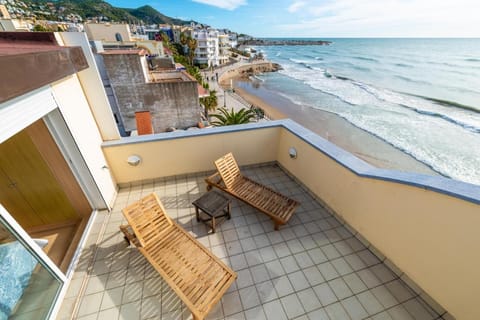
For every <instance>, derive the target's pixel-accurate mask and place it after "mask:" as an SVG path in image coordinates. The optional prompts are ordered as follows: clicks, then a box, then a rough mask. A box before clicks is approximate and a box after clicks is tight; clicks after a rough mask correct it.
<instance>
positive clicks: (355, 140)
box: [219, 64, 439, 175]
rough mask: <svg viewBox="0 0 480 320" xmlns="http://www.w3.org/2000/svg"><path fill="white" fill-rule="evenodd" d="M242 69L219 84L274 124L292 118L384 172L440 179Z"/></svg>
mask: <svg viewBox="0 0 480 320" xmlns="http://www.w3.org/2000/svg"><path fill="white" fill-rule="evenodd" d="M246 68H248V64H247V65H245V64H243V65H242V66H241V69H239V70H238V69H231V70H230V71H229V72H227V73H225V74H223V75H222V77H221V81H219V84H220V85H221V86H223V87H224V88H231V86H233V89H234V90H235V93H236V94H238V95H239V96H240V97H242V99H244V100H245V101H247V102H248V103H249V104H250V105H253V106H257V107H260V108H262V109H263V110H264V112H265V114H266V116H267V117H268V118H269V119H271V120H278V119H285V118H290V119H292V120H293V121H295V122H297V123H299V124H300V125H302V126H304V127H305V128H307V129H309V130H311V131H313V132H315V133H316V134H318V135H319V136H321V137H323V138H324V139H326V140H328V141H330V142H332V143H334V144H335V145H337V146H338V147H340V148H342V149H344V150H346V151H348V152H350V153H351V154H353V155H354V156H356V157H357V158H360V159H362V160H364V161H366V162H367V163H369V164H371V165H373V166H375V167H378V168H383V169H393V170H399V171H404V172H414V173H420V174H427V175H439V173H438V172H436V171H434V170H433V169H432V168H430V167H429V166H428V165H426V164H424V163H422V162H420V161H418V160H417V159H415V158H413V157H412V156H410V155H408V154H407V153H405V152H403V151H401V150H399V149H397V148H395V147H394V146H392V145H390V144H388V143H387V142H385V141H384V140H382V139H380V138H378V137H376V136H374V135H372V134H370V133H368V132H366V131H364V130H363V129H360V128H358V127H356V126H354V125H353V124H351V123H350V122H348V121H347V120H345V119H343V118H341V117H339V116H338V115H336V114H333V113H329V112H326V111H322V110H318V109H314V108H311V107H307V106H301V105H297V104H294V103H293V102H291V101H290V100H288V99H286V98H284V97H282V96H281V95H279V94H278V93H275V92H272V91H268V90H266V89H265V88H263V87H262V85H261V83H260V84H258V83H257V84H256V85H255V86H254V85H253V82H252V81H251V80H248V79H246V78H245V77H244V76H242V72H241V70H245V69H246Z"/></svg>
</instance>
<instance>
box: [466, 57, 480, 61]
mask: <svg viewBox="0 0 480 320" xmlns="http://www.w3.org/2000/svg"><path fill="white" fill-rule="evenodd" d="M464 60H465V61H468V62H480V58H466V59H464Z"/></svg>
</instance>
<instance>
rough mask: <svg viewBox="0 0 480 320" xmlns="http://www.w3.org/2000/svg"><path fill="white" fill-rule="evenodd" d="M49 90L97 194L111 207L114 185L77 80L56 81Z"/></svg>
mask: <svg viewBox="0 0 480 320" xmlns="http://www.w3.org/2000/svg"><path fill="white" fill-rule="evenodd" d="M51 87H52V91H53V94H54V96H55V100H56V101H57V104H58V107H59V109H60V112H61V113H62V115H63V118H64V119H65V122H66V124H67V126H68V128H69V130H70V132H71V133H72V136H73V138H74V140H75V142H76V144H77V145H78V148H79V150H80V153H81V154H82V157H83V158H84V160H85V162H86V164H87V166H88V168H89V170H90V173H91V174H92V176H93V179H94V180H95V182H96V184H97V186H98V188H99V191H100V193H101V194H102V196H103V198H104V199H105V201H106V203H107V204H109V205H110V204H112V203H113V201H114V200H115V196H116V184H115V182H114V181H113V178H112V176H111V175H110V170H109V169H108V167H107V163H106V160H105V157H104V155H103V153H102V150H101V144H102V142H103V140H102V136H101V135H100V131H99V129H98V127H97V123H96V122H95V119H94V117H93V115H92V113H91V111H90V107H89V104H88V101H87V98H86V97H85V95H84V92H83V90H82V86H81V85H80V81H79V80H78V77H77V76H76V75H73V76H70V77H68V78H65V79H62V80H61V81H57V82H56V83H54V84H52V86H51Z"/></svg>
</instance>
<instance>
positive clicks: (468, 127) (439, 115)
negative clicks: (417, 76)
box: [400, 105, 480, 133]
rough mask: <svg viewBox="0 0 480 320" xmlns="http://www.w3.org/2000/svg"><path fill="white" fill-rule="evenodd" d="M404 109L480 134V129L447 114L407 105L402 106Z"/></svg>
mask: <svg viewBox="0 0 480 320" xmlns="http://www.w3.org/2000/svg"><path fill="white" fill-rule="evenodd" d="M400 106H402V107H405V108H408V109H410V110H413V111H415V112H416V113H418V114H422V115H426V116H430V117H437V118H440V119H443V120H445V121H448V122H450V123H453V124H454V125H457V126H460V127H462V128H464V129H466V130H468V131H471V132H473V133H480V128H479V127H475V126H474V125H471V124H468V123H464V122H462V121H459V120H457V119H455V118H452V117H450V116H447V115H445V114H442V113H439V112H435V111H428V110H422V109H417V108H414V107H411V106H407V105H400Z"/></svg>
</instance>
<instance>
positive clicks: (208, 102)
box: [200, 90, 218, 119]
mask: <svg viewBox="0 0 480 320" xmlns="http://www.w3.org/2000/svg"><path fill="white" fill-rule="evenodd" d="M200 103H201V104H202V105H203V107H204V109H205V118H207V119H208V112H209V111H214V110H215V108H216V107H217V106H218V99H217V92H216V91H215V90H212V91H210V95H209V96H208V97H203V98H200Z"/></svg>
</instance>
